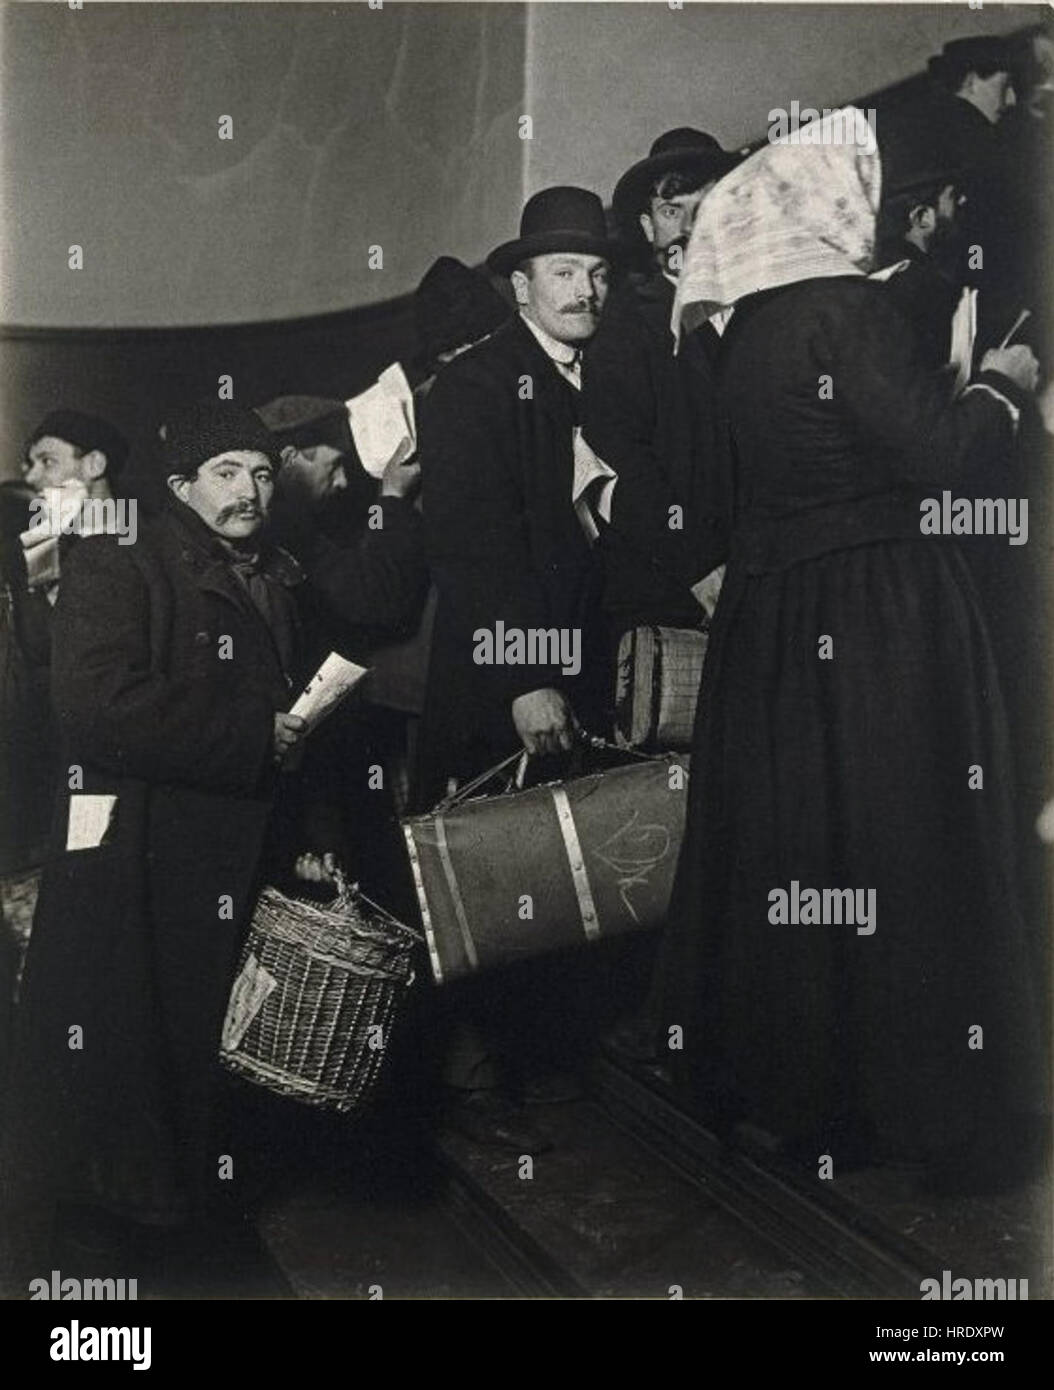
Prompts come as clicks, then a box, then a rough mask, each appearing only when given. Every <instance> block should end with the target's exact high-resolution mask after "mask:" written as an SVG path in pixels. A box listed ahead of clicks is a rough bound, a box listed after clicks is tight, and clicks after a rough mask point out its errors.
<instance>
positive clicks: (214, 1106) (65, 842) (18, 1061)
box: [8, 400, 383, 1268]
mask: <svg viewBox="0 0 1054 1390" xmlns="http://www.w3.org/2000/svg"><path fill="white" fill-rule="evenodd" d="M163 437H164V450H163V460H164V461H163V467H164V470H165V477H166V480H167V484H168V491H167V493H166V495H165V506H164V509H163V511H162V513H161V515H160V516H159V517H158V518H156V520H154V521H151V522H150V523H148V524H146V525H144V526H142V527H141V528H140V534H139V535H138V537H137V539H136V542H135V544H131V545H127V546H124V545H121V544H119V543H118V540H119V538H116V537H111V536H92V537H88V538H86V539H83V540H81V541H80V542H78V545H77V548H76V549H75V550H74V551H73V552H72V555H71V558H70V562H69V565H68V572H67V573H66V574H64V576H63V584H62V592H61V594H60V597H59V601H58V605H57V607H56V612H55V645H54V652H55V659H54V668H53V681H52V697H53V702H54V706H55V711H56V715H57V720H58V725H59V731H60V735H61V738H62V744H63V747H62V760H61V761H62V776H61V778H60V782H59V793H58V806H57V812H58V814H57V815H56V818H55V833H54V840H53V844H52V846H51V854H50V858H49V861H48V863H47V866H46V868H45V872H44V876H43V882H42V886H41V894H40V901H39V905H38V909H37V915H36V920H35V923H34V931H33V936H32V938H31V941H30V948H29V953H28V958H27V966H26V975H25V980H24V986H23V996H22V1004H21V1007H20V1011H19V1020H18V1038H17V1043H16V1058H15V1067H14V1104H13V1107H12V1110H13V1116H14V1120H15V1122H16V1123H15V1125H14V1126H12V1133H11V1135H10V1138H11V1141H12V1143H11V1153H10V1154H9V1163H10V1174H9V1178H8V1183H9V1195H11V1194H12V1193H14V1194H15V1198H14V1199H15V1201H21V1205H22V1207H23V1208H24V1209H25V1210H35V1211H37V1212H38V1213H39V1212H40V1211H41V1209H42V1208H43V1209H44V1210H46V1209H47V1208H48V1206H49V1205H53V1204H55V1203H59V1204H63V1206H62V1210H61V1211H60V1217H61V1219H62V1220H63V1222H67V1221H70V1220H73V1221H75V1222H79V1223H84V1222H87V1223H88V1225H89V1226H90V1227H94V1226H97V1223H98V1222H100V1221H104V1222H105V1225H104V1229H106V1230H107V1231H108V1232H109V1235H110V1238H111V1239H112V1240H113V1241H114V1242H118V1243H119V1241H120V1239H121V1232H122V1231H123V1232H125V1233H130V1232H134V1231H136V1230H141V1228H142V1227H143V1226H145V1225H154V1226H175V1225H178V1224H181V1223H186V1222H188V1221H190V1220H192V1219H199V1220H200V1219H201V1218H202V1217H203V1216H204V1214H205V1213H207V1212H209V1211H210V1210H212V1211H215V1209H216V1206H217V1203H222V1202H224V1201H225V1200H229V1199H230V1198H231V1197H232V1196H233V1198H234V1200H235V1202H237V1199H238V1197H239V1196H241V1195H242V1194H243V1192H244V1180H245V1177H246V1174H247V1172H248V1169H249V1167H250V1152H249V1151H248V1150H247V1145H246V1144H245V1143H244V1142H241V1141H240V1140H239V1139H238V1136H237V1135H236V1134H235V1133H233V1132H232V1129H231V1122H230V1119H229V1115H228V1109H227V1106H226V1105H225V1104H224V1103H223V1086H222V1075H221V1073H220V1069H219V1063H218V1060H217V1054H218V1047H219V1037H220V1030H221V1024H222V1021H223V1016H224V1011H225V1008H226V1004H227V999H228V995H229V992H230V986H231V981H232V977H233V972H234V967H235V962H236V958H237V951H238V947H239V943H240V940H241V936H242V933H243V931H244V928H245V925H246V921H247V917H248V914H249V912H250V910H251V907H252V903H253V901H254V897H255V892H256V889H257V887H258V884H259V879H260V876H261V874H262V873H263V872H264V871H265V869H266V873H267V875H268V877H271V878H273V876H275V875H278V874H281V873H283V872H284V871H288V870H289V869H291V867H292V863H293V858H294V852H295V849H296V846H290V845H288V844H282V845H276V844H274V843H273V840H271V841H269V837H270V836H271V827H272V811H273V809H274V807H275V805H276V802H280V801H281V797H280V796H278V793H279V790H280V787H281V784H282V781H283V765H284V764H285V763H286V761H287V758H288V756H289V754H290V753H291V752H292V750H293V749H294V748H295V747H296V746H297V745H298V744H299V743H300V741H301V739H302V737H303V727H304V726H303V721H302V720H300V719H299V718H297V717H296V716H294V715H292V714H289V713H288V712H287V711H288V709H289V706H290V705H291V704H292V702H293V700H294V699H295V697H296V694H297V693H298V691H299V689H300V688H301V685H302V683H303V680H304V678H305V676H307V675H309V674H310V671H311V669H313V666H314V661H313V660H311V661H308V662H306V663H305V660H304V655H305V654H304V653H303V651H302V650H301V640H300V638H301V624H300V616H299V612H298V602H297V590H298V588H299V586H300V584H301V582H302V578H303V576H302V573H301V571H300V568H299V566H298V565H297V564H296V562H295V561H294V560H292V558H291V557H290V556H288V555H287V554H285V553H284V552H282V551H280V550H277V549H276V548H275V547H274V546H273V545H271V544H269V543H268V542H267V540H266V538H265V533H264V522H265V521H266V519H267V515H268V511H269V509H270V504H271V498H272V494H273V491H274V485H275V473H276V471H277V468H278V463H279V456H278V450H277V448H276V446H275V443H274V440H273V438H272V436H271V435H270V433H269V432H268V430H267V429H266V428H265V426H264V425H263V424H262V423H261V422H260V421H259V420H258V418H257V417H256V416H255V415H254V414H253V413H252V412H251V411H248V410H246V409H243V408H242V407H240V406H238V405H236V404H235V403H233V402H223V401H215V400H212V401H204V402H200V403H198V404H196V405H194V406H191V407H187V408H186V409H184V410H181V411H177V412H174V413H173V415H172V416H171V417H170V418H169V419H168V421H167V422H166V425H165V427H164V432H163ZM345 565H346V568H345V576H346V582H345V585H344V590H345V593H344V599H343V604H344V611H345V613H346V615H347V616H348V617H349V619H352V618H354V616H355V611H354V610H355V608H356V605H357V607H358V617H359V619H360V621H365V620H368V621H375V620H376V618H375V609H376V606H377V604H378V603H379V602H381V600H382V598H383V588H382V589H381V590H380V593H379V594H378V593H377V592H371V591H370V589H369V586H368V584H366V583H365V579H366V578H368V570H369V559H368V556H366V557H365V558H364V557H363V555H361V554H357V555H354V556H352V558H351V559H349V560H347V561H346V562H345ZM356 569H357V573H358V574H359V575H360V576H361V577H362V578H363V580H364V584H363V586H362V587H361V588H359V589H358V590H356V587H355V585H354V584H353V583H352V575H353V571H355V570H356ZM222 1154H228V1155H230V1157H231V1159H232V1162H233V1177H232V1178H230V1179H229V1180H228V1181H221V1180H220V1179H221V1178H222V1176H223V1172H222V1168H221V1167H220V1166H219V1164H218V1159H219V1156H220V1155H222ZM12 1159H13V1161H11V1160H12ZM126 1238H130V1237H129V1236H127V1235H126ZM41 1253H42V1252H41ZM111 1253H112V1254H114V1255H115V1254H116V1253H118V1252H117V1251H116V1249H115V1250H114V1251H112V1252H111ZM43 1267H44V1268H46V1267H47V1266H46V1265H45V1266H43ZM109 1267H111V1268H112V1267H116V1266H112V1265H111V1266H109Z"/></svg>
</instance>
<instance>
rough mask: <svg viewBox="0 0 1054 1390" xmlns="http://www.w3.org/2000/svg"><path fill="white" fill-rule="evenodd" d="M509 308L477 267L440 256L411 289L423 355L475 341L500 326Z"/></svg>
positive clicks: (433, 356)
mask: <svg viewBox="0 0 1054 1390" xmlns="http://www.w3.org/2000/svg"><path fill="white" fill-rule="evenodd" d="M511 313H512V308H511V306H510V305H508V304H507V303H506V302H505V300H504V299H502V297H501V295H500V294H499V293H498V291H497V290H496V289H495V288H494V286H493V285H492V284H491V283H490V281H489V280H488V279H487V277H486V276H485V275H483V274H481V273H480V272H479V271H478V270H470V269H469V267H468V266H467V265H464V264H462V262H461V261H459V260H456V259H455V258H454V257H453V256H440V257H439V259H438V260H437V261H433V262H432V264H431V266H429V268H428V270H427V271H426V272H425V275H424V278H423V279H422V281H421V283H420V284H419V285H418V287H417V289H416V291H415V292H414V323H415V325H416V328H417V339H418V342H419V343H420V347H421V355H422V357H423V358H424V359H425V360H426V361H428V362H432V361H434V360H435V359H436V358H437V357H438V356H439V354H440V353H441V352H449V351H450V350H451V349H452V348H458V347H463V346H464V345H465V344H466V343H476V342H478V341H479V340H480V338H486V337H487V336H488V334H490V333H493V332H494V330H495V329H496V328H499V327H500V326H501V325H502V324H503V323H504V322H505V320H506V319H507V318H508V317H509V315H510V314H511Z"/></svg>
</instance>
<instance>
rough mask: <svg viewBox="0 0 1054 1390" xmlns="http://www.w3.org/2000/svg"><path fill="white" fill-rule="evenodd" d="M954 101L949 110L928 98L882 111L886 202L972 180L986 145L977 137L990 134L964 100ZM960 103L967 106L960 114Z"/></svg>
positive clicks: (880, 147)
mask: <svg viewBox="0 0 1054 1390" xmlns="http://www.w3.org/2000/svg"><path fill="white" fill-rule="evenodd" d="M951 105H952V106H953V109H952V110H950V111H949V110H947V109H946V108H945V107H944V106H943V104H942V105H940V106H935V105H932V104H931V103H928V102H927V103H924V104H923V105H921V106H920V105H911V106H907V107H904V108H903V109H900V110H890V111H888V112H879V116H878V120H877V121H876V122H875V133H876V136H877V140H878V154H879V159H880V161H881V165H882V201H883V202H888V200H889V199H890V198H895V197H899V196H904V195H909V194H912V193H915V192H921V191H922V190H924V189H927V188H933V187H935V186H936V185H938V184H954V185H955V186H956V187H957V188H960V189H961V188H963V187H964V186H966V185H967V184H968V183H969V182H970V181H971V176H972V175H973V174H974V172H975V171H976V169H977V167H978V166H979V165H980V164H981V163H982V161H983V157H984V154H985V150H986V148H987V147H986V144H985V143H984V141H983V139H980V140H979V138H978V137H979V135H980V136H981V137H983V136H984V135H985V134H986V133H987V127H986V126H985V127H982V129H981V130H980V132H979V131H978V129H977V124H975V122H974V119H973V113H972V112H971V111H970V110H969V108H967V107H966V103H965V102H955V103H952V104H951ZM959 107H962V108H964V111H963V115H962V117H961V118H960V114H959V112H958V110H957V109H954V108H959ZM967 117H969V118H970V119H967ZM982 119H983V118H982ZM978 124H979V123H978Z"/></svg>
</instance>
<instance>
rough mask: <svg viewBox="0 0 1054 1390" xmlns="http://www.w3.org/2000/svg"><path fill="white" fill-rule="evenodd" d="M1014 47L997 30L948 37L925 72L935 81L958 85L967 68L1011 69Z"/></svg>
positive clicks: (1013, 60)
mask: <svg viewBox="0 0 1054 1390" xmlns="http://www.w3.org/2000/svg"><path fill="white" fill-rule="evenodd" d="M1015 65H1016V58H1015V50H1014V47H1013V45H1011V44H1010V43H1009V42H1008V41H1007V40H1006V39H1005V38H1001V37H1000V36H999V35H997V34H976V35H974V36H972V37H971V38H966V39H952V40H951V41H950V42H949V43H946V44H945V45H944V47H943V48H942V49H941V51H940V52H939V53H938V54H936V55H935V56H934V57H932V58H931V59H930V60H929V63H928V64H927V66H928V69H929V74H930V76H931V77H933V78H935V79H936V80H937V81H938V82H940V83H942V84H944V85H948V86H953V87H954V86H958V85H959V83H961V82H962V80H963V79H964V78H965V77H966V75H967V73H971V72H979V71H981V72H983V71H987V72H1013V70H1014V67H1015Z"/></svg>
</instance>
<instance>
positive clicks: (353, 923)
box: [220, 876, 420, 1113]
mask: <svg viewBox="0 0 1054 1390" xmlns="http://www.w3.org/2000/svg"><path fill="white" fill-rule="evenodd" d="M419 940H420V937H419V936H418V935H417V933H416V932H415V931H413V930H411V928H409V927H407V926H404V925H403V923H401V922H398V921H396V919H395V918H394V917H390V916H389V915H388V914H387V913H386V912H384V910H383V909H382V908H379V907H377V906H376V904H374V903H371V902H370V901H369V899H368V898H365V897H363V896H362V895H361V894H360V893H359V892H358V891H357V890H356V889H355V888H354V887H349V886H348V885H347V884H346V883H345V882H344V881H343V879H342V878H340V877H339V876H338V892H337V896H336V898H334V900H333V901H332V902H331V903H328V904H325V905H320V904H317V903H311V902H304V901H302V900H299V899H296V898H288V897H286V896H285V894H284V893H280V892H279V891H278V890H277V889H276V888H265V889H264V890H263V892H262V893H261V894H260V897H259V899H258V901H257V904H256V909H255V911H254V912H253V918H252V922H251V924H250V927H249V934H248V938H247V940H246V942H245V946H244V948H243V950H242V955H241V961H240V965H239V970H238V976H237V978H236V979H235V982H234V987H233V989H232V991H231V997H230V1002H229V1004H228V1007H227V1016H226V1018H225V1020H224V1024H223V1036H222V1042H221V1045H220V1060H221V1061H222V1062H223V1064H224V1065H225V1066H226V1067H228V1068H229V1069H230V1070H231V1071H233V1072H236V1073H238V1075H240V1076H243V1077H245V1078H246V1079H247V1080H249V1081H253V1082H256V1083H257V1084H258V1085H260V1086H265V1087H266V1088H267V1089H268V1090H270V1091H274V1092H276V1093H277V1094H278V1095H282V1096H289V1097H291V1098H293V1099H294V1100H300V1101H303V1102H305V1103H306V1104H308V1105H321V1106H325V1107H327V1108H328V1109H331V1110H339V1111H341V1112H343V1113H347V1112H348V1111H351V1110H356V1109H359V1108H360V1107H361V1106H362V1105H363V1104H364V1103H365V1101H366V1100H367V1098H368V1096H369V1094H370V1092H371V1091H372V1089H373V1087H374V1085H375V1084H376V1082H377V1078H378V1076H379V1074H380V1070H381V1067H382V1065H383V1063H384V1057H385V1054H386V1051H387V1047H388V1043H389V1031H390V1028H391V1025H392V1021H393V1018H394V1015H395V1012H396V1008H397V1005H398V1003H399V1000H400V998H401V996H402V995H403V993H404V992H405V991H406V990H407V989H409V987H410V986H411V985H412V984H413V980H414V974H413V969H412V962H411V952H412V950H413V947H414V945H415V943H416V942H417V941H419Z"/></svg>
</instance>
